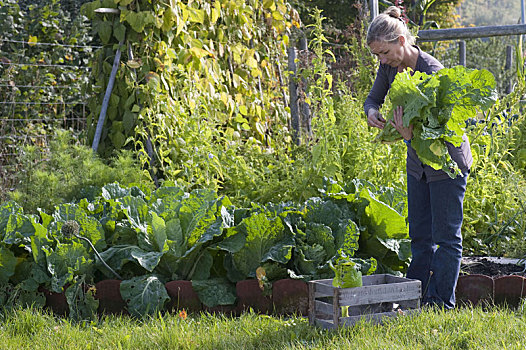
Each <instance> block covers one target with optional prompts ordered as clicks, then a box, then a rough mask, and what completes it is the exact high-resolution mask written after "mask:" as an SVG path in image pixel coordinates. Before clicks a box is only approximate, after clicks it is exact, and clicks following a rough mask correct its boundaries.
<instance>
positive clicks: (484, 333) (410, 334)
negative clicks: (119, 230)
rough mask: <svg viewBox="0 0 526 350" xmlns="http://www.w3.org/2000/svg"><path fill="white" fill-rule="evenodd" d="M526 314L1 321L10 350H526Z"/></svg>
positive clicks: (14, 314)
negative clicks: (346, 321)
mask: <svg viewBox="0 0 526 350" xmlns="http://www.w3.org/2000/svg"><path fill="white" fill-rule="evenodd" d="M525 316H526V312H524V311H523V309H522V308H520V309H519V310H510V309H505V308H490V309H487V310H483V309H481V308H460V309H457V310H454V311H441V310H424V311H422V312H421V313H420V314H417V315H414V316H403V317H399V318H397V319H393V320H387V321H386V322H385V323H384V324H383V325H373V324H370V323H366V322H361V323H358V324H357V325H355V326H354V327H348V328H341V329H339V330H332V331H328V330H322V329H320V328H316V327H312V326H310V325H309V324H308V321H307V319H306V318H302V317H289V318H287V317H281V318H280V317H273V316H266V315H257V314H255V313H250V312H249V313H245V314H243V315H242V316H241V317H237V318H230V317H226V316H223V315H210V314H199V315H188V317H186V318H184V317H182V315H179V314H173V315H172V314H170V315H163V316H159V317H156V318H153V319H148V320H135V319H132V318H129V317H103V318H101V319H100V320H98V321H94V322H89V321H87V322H81V323H73V322H70V321H68V320H66V319H61V318H56V317H54V316H52V315H50V314H48V313H45V312H42V311H39V310H32V309H25V310H18V311H11V312H6V313H4V314H3V316H2V319H1V321H0V348H2V349H239V350H241V349H243V350H244V349H524V348H525V346H526V317H525Z"/></svg>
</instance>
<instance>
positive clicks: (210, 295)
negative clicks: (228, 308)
mask: <svg viewBox="0 0 526 350" xmlns="http://www.w3.org/2000/svg"><path fill="white" fill-rule="evenodd" d="M192 288H193V289H194V291H195V292H196V293H197V295H198V296H199V300H201V302H202V303H203V304H205V305H206V306H208V307H214V306H217V305H232V304H234V303H235V302H236V287H235V286H234V285H233V284H232V283H231V282H229V281H227V280H226V279H223V278H213V279H209V280H202V281H198V280H193V281H192Z"/></svg>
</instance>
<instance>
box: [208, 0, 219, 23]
mask: <svg viewBox="0 0 526 350" xmlns="http://www.w3.org/2000/svg"><path fill="white" fill-rule="evenodd" d="M220 16H221V4H220V3H219V1H216V2H214V8H213V9H212V18H211V19H210V20H211V22H212V24H215V23H216V22H217V20H218V19H219V17H220Z"/></svg>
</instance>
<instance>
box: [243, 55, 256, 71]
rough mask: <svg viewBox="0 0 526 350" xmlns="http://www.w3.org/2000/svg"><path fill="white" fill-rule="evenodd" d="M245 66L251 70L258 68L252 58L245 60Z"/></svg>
mask: <svg viewBox="0 0 526 350" xmlns="http://www.w3.org/2000/svg"><path fill="white" fill-rule="evenodd" d="M245 64H246V65H247V66H248V67H249V68H252V69H256V68H257V67H258V61H256V59H255V58H254V56H249V57H247V60H246V61H245Z"/></svg>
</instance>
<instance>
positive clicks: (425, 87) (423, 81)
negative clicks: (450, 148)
mask: <svg viewBox="0 0 526 350" xmlns="http://www.w3.org/2000/svg"><path fill="white" fill-rule="evenodd" d="M495 86H496V83H495V78H494V77H493V75H492V74H491V73H490V72H489V71H487V70H473V69H466V68H464V67H463V66H456V67H453V68H444V69H441V70H439V71H438V72H436V73H434V74H432V75H428V74H426V73H422V72H409V71H404V72H401V73H398V74H397V75H396V77H395V80H394V81H393V83H392V85H391V88H390V90H389V100H390V101H391V104H392V106H391V109H390V111H389V113H388V120H392V118H393V110H394V107H396V106H403V107H404V115H403V123H404V125H405V126H408V125H409V124H412V125H413V126H414V129H413V139H412V142H411V147H413V148H414V149H415V151H416V153H417V155H418V157H419V159H420V160H421V161H422V162H423V163H424V164H427V165H429V166H431V167H432V168H434V169H437V170H439V169H441V170H443V171H444V172H446V173H447V174H448V175H449V176H450V177H453V178H454V177H456V176H457V175H459V174H460V169H459V167H458V165H457V164H456V163H455V162H454V161H453V160H452V159H451V156H450V155H449V153H448V152H447V148H446V144H445V142H450V143H452V144H453V145H454V146H455V147H458V146H460V144H461V143H462V140H463V139H462V138H463V136H464V128H465V125H466V120H468V119H469V118H473V117H475V116H476V114H477V110H486V109H488V108H489V107H491V106H492V105H493V104H494V103H495V101H496V100H497V92H496V90H495ZM400 138H401V136H400V134H399V133H398V132H397V131H396V130H395V129H394V128H393V126H392V125H391V124H390V123H387V124H386V127H385V128H384V129H383V130H382V132H380V133H379V134H378V136H377V140H378V141H382V142H392V141H395V140H397V139H400Z"/></svg>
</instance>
